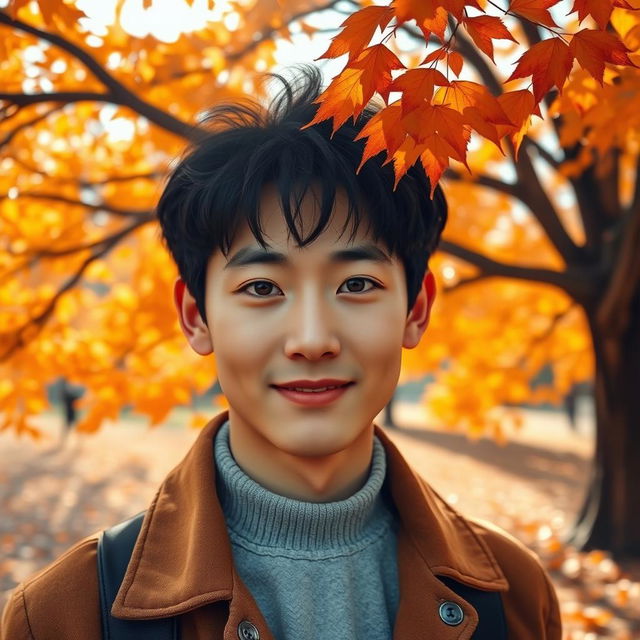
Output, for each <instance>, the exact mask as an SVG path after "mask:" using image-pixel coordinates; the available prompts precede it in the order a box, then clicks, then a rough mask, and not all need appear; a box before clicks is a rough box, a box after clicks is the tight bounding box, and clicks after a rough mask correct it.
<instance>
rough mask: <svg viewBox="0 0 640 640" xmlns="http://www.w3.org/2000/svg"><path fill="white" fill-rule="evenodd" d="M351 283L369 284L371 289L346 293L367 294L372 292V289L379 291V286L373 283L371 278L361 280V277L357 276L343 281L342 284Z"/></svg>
mask: <svg viewBox="0 0 640 640" xmlns="http://www.w3.org/2000/svg"><path fill="white" fill-rule="evenodd" d="M353 282H370V283H371V284H372V285H373V287H371V288H370V289H358V290H356V291H347V293H367V292H368V291H373V289H380V288H381V287H380V285H379V284H378V283H377V282H375V281H374V280H372V279H371V278H363V277H361V276H357V277H355V278H349V279H348V280H345V282H344V284H346V285H348V284H349V283H353Z"/></svg>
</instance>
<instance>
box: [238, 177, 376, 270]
mask: <svg viewBox="0 0 640 640" xmlns="http://www.w3.org/2000/svg"><path fill="white" fill-rule="evenodd" d="M348 210H349V200H348V198H347V195H346V193H345V192H344V191H343V190H342V189H337V190H336V196H335V201H334V206H333V210H332V212H331V216H330V218H329V221H328V223H327V224H326V226H325V227H324V229H323V230H322V232H321V233H320V234H319V235H318V236H317V237H316V238H315V240H313V242H311V243H308V244H306V245H304V246H300V247H299V246H298V243H297V241H296V239H295V238H294V237H293V236H292V234H291V230H290V229H289V227H288V225H287V222H286V220H285V217H284V212H283V210H282V205H281V202H280V198H279V195H278V192H277V190H276V188H275V187H274V186H273V185H267V186H266V187H265V189H264V190H263V192H262V195H261V198H260V209H259V222H260V230H261V232H262V236H263V238H264V240H265V242H266V244H267V251H270V252H271V253H273V252H276V251H277V252H279V253H295V252H301V253H302V254H304V253H307V254H311V253H328V252H329V251H331V250H333V249H335V248H337V247H340V248H341V249H344V250H346V249H347V248H348V247H349V248H356V247H357V248H358V250H359V251H360V253H359V254H358V255H355V254H354V255H353V259H355V258H358V257H359V258H360V259H374V260H375V259H378V260H379V259H381V258H382V257H383V256H387V255H388V252H387V249H386V247H385V246H384V243H383V242H380V241H376V240H375V239H374V237H373V235H372V234H371V231H370V220H369V219H368V217H367V216H366V212H364V211H362V213H361V215H360V224H359V225H358V227H357V229H356V230H355V231H353V227H354V225H355V219H353V218H352V219H351V220H350V221H349V224H347V220H348ZM292 213H293V215H294V221H295V222H294V224H295V227H296V229H297V231H298V234H299V235H300V236H301V237H302V238H303V239H306V238H307V237H308V236H309V235H310V234H311V232H312V231H313V230H314V229H315V228H316V226H317V224H318V222H319V220H320V201H319V198H318V197H317V195H316V193H315V192H313V191H312V190H309V191H307V194H306V195H305V198H304V199H303V201H302V203H301V206H300V209H299V215H296V213H295V210H293V211H292ZM256 251H259V252H262V253H264V250H263V249H262V247H261V246H260V244H259V242H258V240H257V238H255V236H254V235H253V232H252V231H251V229H250V227H249V225H248V223H247V222H246V221H243V222H242V224H241V225H240V226H239V228H238V231H237V233H236V234H235V236H234V238H233V241H232V243H231V247H230V252H229V255H230V256H232V258H231V260H232V262H233V263H235V264H237V263H238V261H239V260H240V259H241V258H243V257H244V258H246V257H247V256H249V255H250V254H255V253H256ZM239 252H241V254H242V255H240V256H239V257H238V258H236V259H235V260H233V258H234V257H235V256H236V254H237V253H239ZM273 261H274V262H276V260H273Z"/></svg>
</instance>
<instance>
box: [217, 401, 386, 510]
mask: <svg viewBox="0 0 640 640" xmlns="http://www.w3.org/2000/svg"><path fill="white" fill-rule="evenodd" d="M229 424H230V432H229V446H230V449H231V453H232V455H233V457H234V459H235V461H236V463H237V464H238V466H239V467H240V468H241V469H242V470H243V471H244V472H245V473H246V474H247V475H248V476H249V477H250V478H252V479H253V480H254V481H255V482H257V483H258V484H260V485H262V486H263V487H264V488H265V489H267V490H269V491H271V492H273V493H277V494H278V495H281V496H285V497H287V498H292V499H294V500H302V501H305V502H334V501H338V500H344V499H346V498H348V497H349V496H352V495H353V494H354V493H356V492H357V491H358V490H359V489H361V488H362V487H363V486H364V484H365V483H366V481H367V478H368V476H369V469H370V466H371V458H372V454H373V434H374V431H373V424H371V425H369V426H368V427H367V428H366V429H364V430H363V431H362V432H361V433H360V435H359V436H358V437H357V439H356V440H355V441H352V442H350V443H349V444H348V446H347V447H346V448H344V449H341V450H339V451H335V452H331V453H328V454H327V455H314V456H300V455H295V454H292V453H289V452H287V451H283V450H282V449H279V448H277V447H275V446H274V445H273V443H271V442H270V441H268V440H266V439H265V438H264V437H262V436H261V435H260V434H259V433H257V432H256V430H255V429H246V428H244V425H243V423H242V422H241V421H239V422H237V423H235V424H234V422H233V420H232V416H231V413H230V414H229Z"/></svg>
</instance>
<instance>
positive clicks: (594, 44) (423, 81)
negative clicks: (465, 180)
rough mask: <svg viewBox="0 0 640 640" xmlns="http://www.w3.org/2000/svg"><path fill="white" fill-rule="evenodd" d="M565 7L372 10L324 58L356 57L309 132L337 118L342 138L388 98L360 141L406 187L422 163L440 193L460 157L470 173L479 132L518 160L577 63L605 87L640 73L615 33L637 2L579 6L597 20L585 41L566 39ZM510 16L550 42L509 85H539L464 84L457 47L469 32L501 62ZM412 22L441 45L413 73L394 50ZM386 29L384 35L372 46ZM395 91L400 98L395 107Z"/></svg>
mask: <svg viewBox="0 0 640 640" xmlns="http://www.w3.org/2000/svg"><path fill="white" fill-rule="evenodd" d="M560 1H561V0H511V1H510V2H509V5H508V8H507V9H504V10H503V9H501V8H500V7H498V5H496V4H494V3H493V2H491V1H488V2H486V3H483V4H484V5H485V8H486V7H490V8H492V9H495V10H499V11H501V13H502V15H489V14H488V13H487V12H486V11H485V9H483V8H482V7H481V6H480V4H479V3H478V2H477V1H476V0H393V2H391V3H390V4H389V5H388V6H387V5H370V6H366V7H364V8H363V9H361V10H359V11H357V12H356V13H354V14H352V15H351V16H349V17H348V18H347V19H346V20H345V21H344V22H343V23H342V25H341V27H342V29H341V31H340V33H339V34H338V35H336V36H335V37H334V38H333V40H332V42H331V44H330V46H329V48H328V49H327V51H326V52H325V53H323V54H322V55H321V56H319V58H318V59H321V58H338V57H340V56H343V55H348V60H347V63H346V66H345V68H344V70H343V71H342V72H341V73H340V74H338V75H337V76H336V77H335V78H334V79H333V80H332V82H331V83H330V84H329V86H328V87H327V88H326V90H325V91H324V92H323V94H322V95H321V96H320V97H319V99H318V102H319V103H320V104H319V108H318V111H317V114H316V116H315V117H314V119H313V120H312V121H311V122H310V123H309V124H308V125H307V126H311V125H312V124H315V123H317V122H322V121H324V120H327V119H329V118H333V130H334V132H335V131H336V130H337V129H338V128H339V127H340V126H341V125H342V124H343V123H344V122H345V121H346V120H347V119H348V118H349V117H353V118H354V119H355V118H356V117H357V116H359V115H360V114H361V113H362V111H363V110H364V108H365V106H366V105H367V103H368V102H369V100H370V99H371V98H372V97H373V95H374V94H375V93H377V94H379V95H380V96H381V97H382V99H383V100H384V103H385V106H384V107H383V108H382V109H381V110H380V111H378V113H376V115H375V116H373V117H372V118H371V120H370V121H369V122H368V123H367V125H366V126H365V128H364V129H363V131H362V132H361V134H360V136H359V138H366V144H365V148H364V152H363V157H362V163H361V165H360V167H361V166H362V164H363V163H364V162H366V161H367V160H368V159H369V158H371V157H372V156H375V155H377V154H378V153H380V152H382V151H386V154H387V158H386V162H393V165H394V171H395V175H396V185H397V183H398V181H399V180H400V178H401V177H402V176H403V175H404V174H405V173H406V171H407V169H408V168H409V167H410V166H412V165H413V164H414V163H415V162H416V161H417V160H418V159H419V160H420V161H421V162H422V165H423V166H424V168H425V170H426V172H427V174H428V175H429V178H430V180H431V184H432V193H433V189H434V188H435V185H436V183H437V181H438V180H439V179H440V177H441V176H442V174H443V172H444V170H445V169H446V168H447V167H448V166H449V163H450V160H451V159H453V160H456V161H458V162H460V163H462V164H463V165H465V166H466V167H467V169H468V170H469V171H470V169H469V166H468V164H467V160H466V156H467V148H468V144H469V140H470V138H471V134H472V132H475V133H476V134H478V135H480V136H482V137H483V138H485V139H487V140H490V141H491V142H493V143H494V144H495V145H497V147H498V148H499V149H500V151H501V152H503V153H504V151H503V148H502V141H503V139H504V138H505V137H507V138H508V139H509V140H510V141H511V143H512V144H513V148H514V153H515V156H516V158H517V154H518V149H519V147H520V143H521V142H522V139H523V137H524V135H525V134H526V132H527V130H528V128H529V126H530V123H531V118H532V116H533V115H538V116H541V112H540V107H539V105H540V102H541V101H542V100H543V98H544V97H545V96H546V95H547V94H548V92H549V91H550V90H551V89H552V88H553V87H556V88H557V89H558V91H559V92H560V93H562V89H563V86H564V85H565V81H566V80H567V77H568V76H569V73H570V72H571V70H572V68H573V66H574V63H575V64H577V65H579V66H580V67H581V68H582V69H583V70H584V71H586V72H588V73H589V74H590V75H591V76H592V77H593V78H595V80H596V81H597V82H598V83H600V85H602V84H603V76H604V71H605V65H607V64H613V65H620V66H626V67H630V66H636V65H635V63H634V62H633V61H632V60H631V59H630V58H629V55H628V54H629V53H630V50H629V49H628V48H627V47H626V46H625V44H624V43H623V42H622V41H621V39H620V37H619V36H618V35H617V34H616V33H614V32H610V31H607V25H608V23H609V19H610V17H611V13H612V11H613V9H614V8H615V7H620V8H623V9H627V10H633V9H634V7H633V6H631V5H630V4H629V3H628V2H627V0H574V4H573V8H572V10H571V13H576V12H577V14H578V21H579V23H580V24H581V23H582V22H583V21H584V20H585V19H586V18H588V17H589V16H590V17H591V24H592V25H593V26H594V28H583V29H580V30H579V31H577V32H576V33H566V32H563V31H562V29H561V28H560V27H559V26H558V25H557V24H556V22H555V20H554V18H553V17H552V15H551V13H550V11H549V10H550V9H551V8H552V7H554V6H555V5H558V4H559V3H560ZM504 16H511V17H515V18H517V19H519V20H520V21H521V22H523V23H530V24H532V25H533V26H534V27H535V28H536V29H540V30H542V31H544V32H545V33H546V34H548V36H549V37H548V38H546V39H544V40H541V41H539V42H537V43H535V44H533V45H532V46H531V47H530V48H528V49H527V50H526V51H525V52H524V54H523V55H522V56H521V57H520V58H519V60H518V61H517V63H516V67H515V69H514V70H513V72H512V73H511V75H510V76H509V77H508V78H506V79H505V80H504V81H503V83H502V84H503V86H504V85H507V84H509V86H510V87H513V85H511V84H510V83H512V82H513V81H516V80H520V79H526V78H530V81H529V85H528V86H525V87H524V88H522V87H516V88H510V89H509V90H506V89H505V90H504V91H503V92H502V93H501V94H500V95H497V96H495V95H493V94H492V93H491V92H490V91H489V89H488V88H487V87H485V86H484V85H483V84H480V83H478V82H474V81H471V80H465V79H459V78H460V75H461V72H462V69H463V66H464V60H463V57H462V56H461V55H460V53H459V52H457V51H456V50H455V43H456V37H457V34H458V33H459V31H460V30H461V29H462V30H464V31H465V32H466V34H467V36H468V37H469V38H470V39H471V40H472V41H473V42H474V43H475V45H476V46H477V47H478V49H480V50H481V51H482V52H483V53H485V54H486V55H487V56H488V57H489V58H490V59H491V61H492V62H493V63H494V64H495V60H494V41H495V40H510V41H512V42H514V43H516V44H519V42H518V40H517V39H516V38H515V37H514V35H513V34H512V33H511V31H510V30H509V29H508V28H507V25H506V24H505V22H503V17H504ZM409 22H415V23H416V24H417V26H418V28H419V29H420V32H421V34H422V36H424V39H425V43H436V45H438V46H437V48H436V49H435V50H433V51H431V52H430V53H428V55H426V56H425V57H424V59H423V60H421V61H420V63H419V64H418V65H417V66H416V67H415V68H407V67H406V66H405V65H404V64H403V63H402V62H401V60H400V59H399V58H398V56H397V55H396V54H395V53H394V52H393V51H392V50H391V49H390V48H389V47H388V46H387V44H386V42H387V41H388V40H389V39H390V38H393V37H395V36H396V33H397V31H398V29H399V28H401V27H403V25H406V24H407V23H409ZM378 30H379V31H380V32H381V33H382V34H384V36H383V37H382V39H381V41H380V42H378V43H376V44H370V43H371V42H372V40H373V39H374V36H375V35H376V33H378ZM438 67H440V68H438ZM393 72H396V74H395V75H394V73H393ZM398 72H400V73H398ZM452 76H455V78H456V79H452ZM391 93H397V94H399V95H400V97H399V98H398V99H397V100H394V101H393V102H390V101H389V98H390V94H391Z"/></svg>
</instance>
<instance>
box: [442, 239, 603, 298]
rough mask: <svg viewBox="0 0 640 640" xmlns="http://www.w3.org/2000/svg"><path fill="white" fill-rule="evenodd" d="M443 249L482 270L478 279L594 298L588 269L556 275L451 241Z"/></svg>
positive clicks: (443, 242)
mask: <svg viewBox="0 0 640 640" xmlns="http://www.w3.org/2000/svg"><path fill="white" fill-rule="evenodd" d="M439 249H440V250H441V251H444V252H445V253H448V254H450V255H452V256H455V257H456V258H460V259H462V260H465V261H466V262H468V263H469V264H472V265H474V266H476V267H478V269H480V274H478V275H482V276H484V277H492V276H499V277H503V278H512V279H515V280H526V281H529V282H542V283H545V284H550V285H553V286H554V287H558V288H559V289H562V290H563V291H565V292H566V293H568V294H569V295H570V296H572V297H573V298H575V299H577V300H581V299H584V297H585V296H592V295H593V290H592V289H593V285H592V283H591V281H589V279H588V278H586V277H585V273H584V269H580V270H575V271H574V270H571V269H567V270H565V271H552V270H551V269H543V268H536V267H523V266H519V265H512V264H506V263H504V262H499V261H497V260H493V259H492V258H489V257H487V256H485V255H482V254H481V253H478V252H477V251H474V250H473V249H468V248H467V247H463V246H462V245H460V244H457V243H455V242H450V241H448V240H443V241H441V242H440V245H439Z"/></svg>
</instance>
